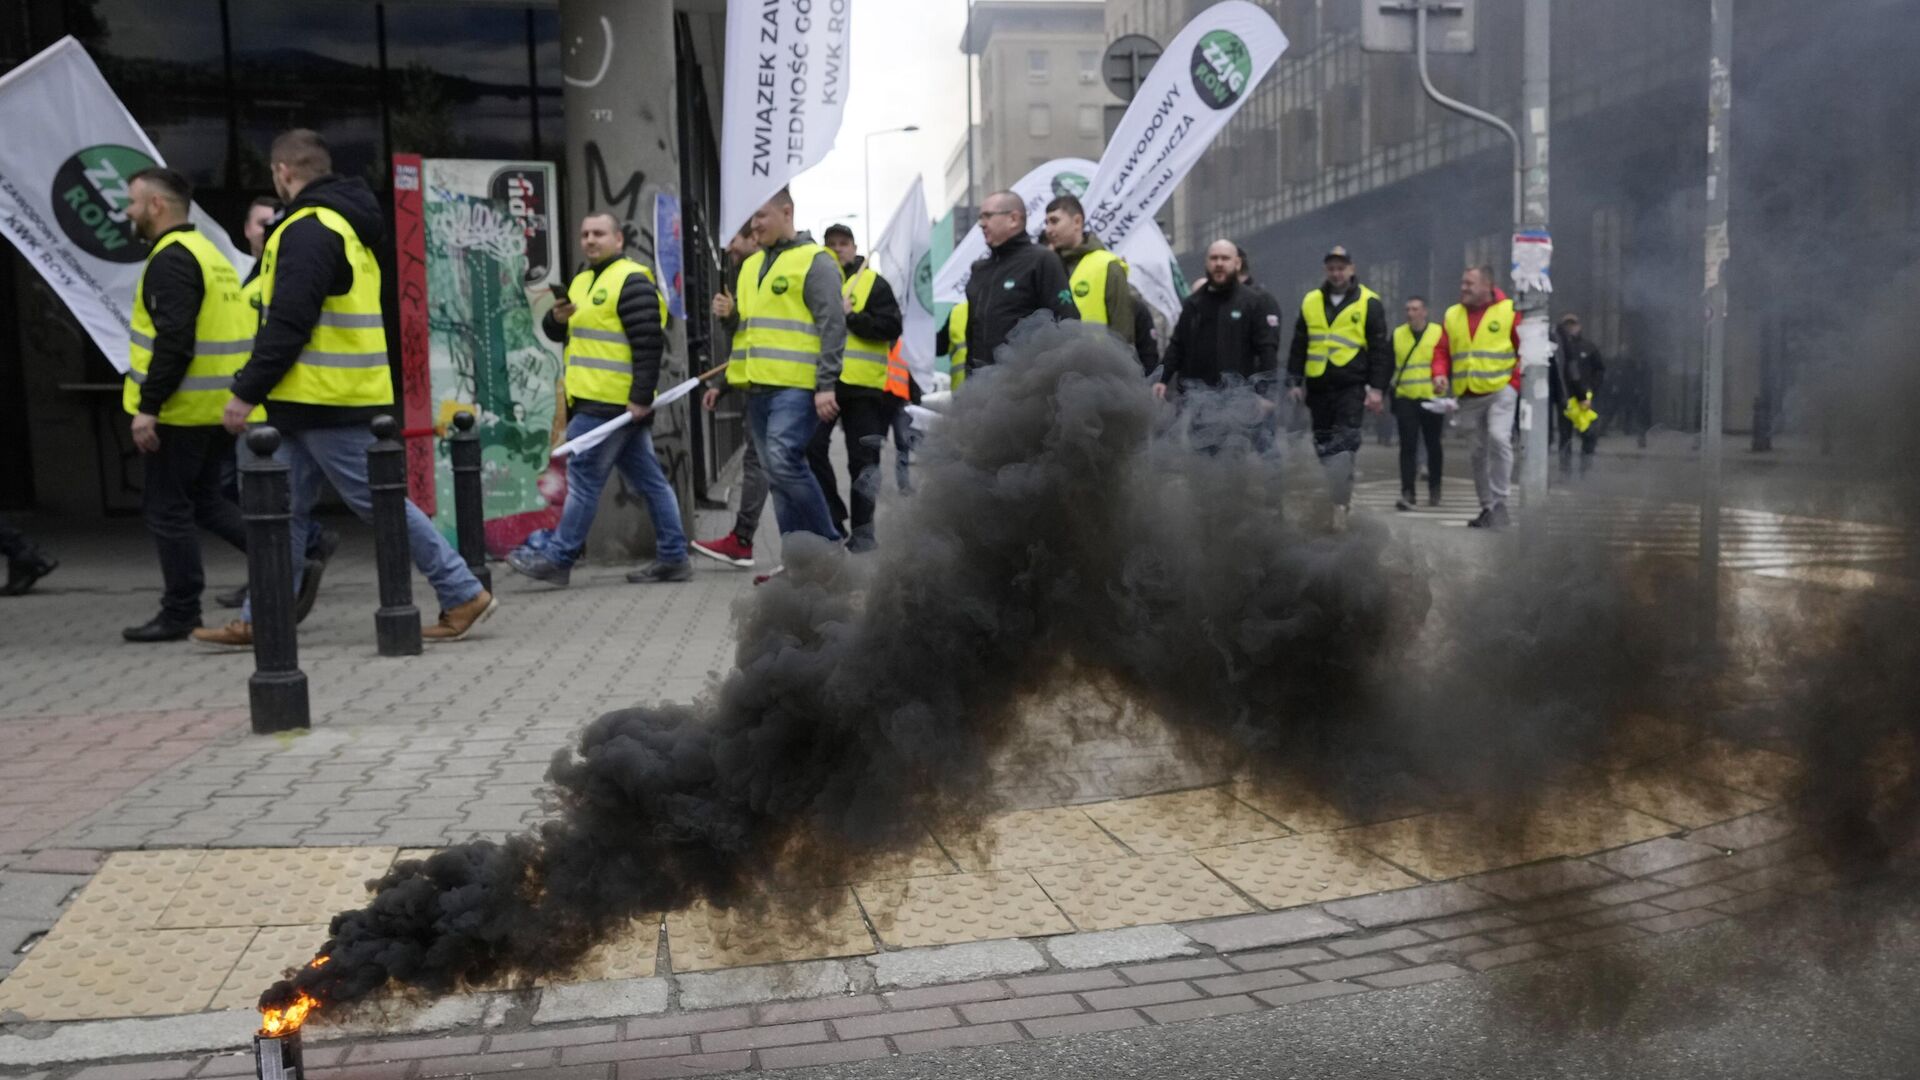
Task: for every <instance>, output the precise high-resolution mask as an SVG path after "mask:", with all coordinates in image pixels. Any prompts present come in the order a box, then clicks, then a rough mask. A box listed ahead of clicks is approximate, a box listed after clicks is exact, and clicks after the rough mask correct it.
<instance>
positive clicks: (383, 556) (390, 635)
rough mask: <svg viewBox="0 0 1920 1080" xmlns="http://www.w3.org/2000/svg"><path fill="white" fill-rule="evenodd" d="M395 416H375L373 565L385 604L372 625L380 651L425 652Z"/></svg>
mask: <svg viewBox="0 0 1920 1080" xmlns="http://www.w3.org/2000/svg"><path fill="white" fill-rule="evenodd" d="M399 436H400V425H399V423H397V422H396V421H395V420H394V418H393V417H391V416H376V417H374V418H373V445H372V446H369V447H367V490H368V491H370V492H371V493H372V496H373V565H374V568H375V569H376V570H378V571H379V574H380V610H379V611H376V612H374V614H373V630H374V635H375V637H376V638H378V639H379V642H380V655H381V656H418V655H420V609H419V608H417V607H414V606H413V551H412V548H411V547H410V546H409V545H408V543H407V448H406V445H405V444H404V443H402V442H401V441H400V437H399Z"/></svg>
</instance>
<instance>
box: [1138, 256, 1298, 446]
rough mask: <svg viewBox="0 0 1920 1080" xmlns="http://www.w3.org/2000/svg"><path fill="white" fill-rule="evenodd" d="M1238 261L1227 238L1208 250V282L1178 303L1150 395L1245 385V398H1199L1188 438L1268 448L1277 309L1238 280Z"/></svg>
mask: <svg viewBox="0 0 1920 1080" xmlns="http://www.w3.org/2000/svg"><path fill="white" fill-rule="evenodd" d="M1239 262H1240V260H1239V256H1238V255H1236V254H1235V247H1234V244H1233V242H1232V241H1230V240H1216V241H1214V242H1213V244H1212V245H1210V246H1209V247H1208V248H1207V276H1206V280H1205V281H1204V282H1203V285H1202V288H1201V289H1200V290H1199V291H1198V292H1195V293H1193V294H1192V295H1190V296H1188V297H1187V298H1186V299H1185V300H1183V301H1182V302H1181V304H1180V317H1179V319H1177V320H1176V321H1175V322H1174V326H1173V333H1172V335H1171V336H1170V339H1169V340H1168V342H1167V351H1166V354H1165V356H1164V358H1163V361H1162V364H1161V372H1160V378H1159V381H1157V382H1155V383H1154V384H1153V394H1154V396H1155V397H1156V398H1159V399H1161V400H1166V399H1167V398H1168V397H1169V396H1175V397H1177V398H1179V399H1187V398H1189V397H1190V396H1192V395H1193V392H1194V391H1196V390H1199V389H1202V388H1206V389H1213V390H1219V389H1222V388H1234V387H1242V388H1245V389H1246V390H1248V391H1250V393H1249V394H1248V395H1247V398H1250V399H1251V402H1250V403H1249V402H1248V401H1247V400H1246V399H1236V398H1237V396H1236V395H1229V396H1227V397H1224V398H1218V399H1214V398H1202V399H1201V400H1202V401H1203V403H1204V404H1203V406H1202V409H1203V411H1201V412H1198V413H1196V414H1195V415H1194V416H1193V417H1192V425H1193V427H1192V431H1193V435H1194V439H1195V442H1196V444H1197V445H1198V446H1199V447H1200V448H1201V449H1205V450H1214V449H1218V448H1220V447H1222V446H1224V445H1226V444H1227V443H1228V442H1229V441H1230V440H1233V439H1236V438H1246V439H1247V440H1248V441H1249V443H1250V445H1251V446H1252V448H1253V449H1254V450H1255V451H1257V452H1262V453H1264V452H1266V451H1268V450H1270V449H1271V448H1272V446H1273V431H1274V416H1275V414H1276V413H1277V412H1278V402H1277V398H1278V395H1279V389H1280V388H1279V382H1280V378H1279V376H1280V312H1279V311H1278V310H1276V308H1275V307H1274V304H1273V300H1272V298H1271V297H1269V296H1267V295H1266V294H1265V293H1262V292H1258V291H1256V290H1254V289H1252V288H1249V287H1248V286H1246V285H1243V284H1241V283H1240V279H1239V276H1238V272H1237V271H1238V269H1239ZM1249 404H1250V407H1249Z"/></svg>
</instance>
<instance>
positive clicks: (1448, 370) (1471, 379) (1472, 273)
mask: <svg viewBox="0 0 1920 1080" xmlns="http://www.w3.org/2000/svg"><path fill="white" fill-rule="evenodd" d="M1519 322H1520V314H1519V312H1517V311H1515V310H1514V307H1513V301H1512V300H1509V299H1507V294H1506V293H1504V292H1502V291H1501V290H1500V288H1499V286H1497V285H1495V284H1494V277H1493V268H1492V267H1490V266H1479V267H1475V268H1473V269H1471V270H1468V271H1467V272H1466V273H1464V274H1462V275H1461V276H1460V302H1459V303H1457V304H1455V305H1453V306H1452V307H1450V308H1448V309H1447V313H1446V316H1445V317H1444V318H1443V319H1441V335H1440V342H1439V344H1438V345H1437V346H1435V347H1434V350H1433V376H1434V379H1435V380H1436V382H1438V381H1439V380H1447V381H1448V382H1449V383H1450V385H1451V386H1452V388H1453V390H1454V391H1455V393H1456V394H1457V395H1458V397H1457V400H1458V401H1459V404H1460V408H1459V412H1458V413H1457V414H1456V417H1457V422H1458V423H1459V424H1460V426H1462V427H1464V428H1466V430H1467V447H1468V450H1469V452H1470V453H1471V454H1472V456H1473V487H1474V493H1475V494H1476V495H1478V496H1479V497H1480V516H1478V517H1476V518H1474V519H1473V520H1472V521H1470V522H1468V523H1467V524H1468V525H1469V526H1470V527H1472V528H1476V529H1501V528H1505V527H1506V526H1508V525H1509V524H1512V519H1511V517H1510V516H1509V515H1508V513H1507V497H1508V494H1509V491H1510V488H1511V486H1512V484H1513V425H1514V416H1515V414H1516V413H1517V412H1518V411H1519V404H1520V328H1519V326H1518V323H1519Z"/></svg>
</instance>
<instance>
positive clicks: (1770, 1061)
mask: <svg viewBox="0 0 1920 1080" xmlns="http://www.w3.org/2000/svg"><path fill="white" fill-rule="evenodd" d="M1916 897H1920V893H1917V892H1916V891H1915V890H1914V889H1913V888H1912V885H1911V883H1908V884H1907V885H1904V886H1901V887H1899V888H1891V887H1882V888H1880V889H1878V890H1876V891H1875V892H1874V893H1871V894H1867V893H1859V892H1855V893H1853V894H1851V895H1847V896H1842V897H1836V898H1829V899H1826V900H1823V901H1821V902H1819V903H1813V902H1807V903H1802V904H1797V905H1794V906H1792V907H1790V908H1787V909H1781V910H1779V911H1777V912H1775V913H1772V914H1770V915H1766V916H1758V917H1753V916H1750V917H1748V918H1746V919H1743V920H1741V921H1740V922H1738V923H1734V924H1727V923H1722V924H1719V925H1716V926H1711V927H1706V928H1703V929H1700V930H1694V931H1690V932H1685V933H1680V934H1673V935H1667V936H1665V937H1662V938H1659V939H1655V940H1653V941H1648V942H1645V943H1641V944H1638V945H1634V946H1629V947H1619V948H1614V949H1606V950H1600V951H1597V952H1593V953H1587V954H1583V955H1582V956H1580V957H1577V958H1573V959H1569V960H1563V961H1556V962H1552V963H1530V964H1518V965H1514V966H1513V967H1510V968H1505V969H1502V970H1500V971H1498V972H1495V973H1494V974H1492V975H1489V976H1484V977H1474V978H1462V979H1455V980H1452V981H1449V982H1443V983H1434V984H1430V985H1427V986H1423V987H1415V988H1411V989H1406V990H1395V991H1384V992H1379V993H1365V994H1355V995H1352V996H1350V997H1342V998H1334V999H1329V1000H1324V1001H1319V1002H1312V1003H1309V1004H1306V1005H1299V1006H1293V1007H1290V1008H1285V1009H1279V1010H1275V1011H1272V1012H1265V1013H1256V1014H1250V1015H1245V1016H1236V1017H1230V1018H1226V1019H1221V1020H1207V1021H1197V1022H1194V1023H1188V1024H1177V1025H1173V1026H1170V1027H1164V1028H1144V1029H1136V1030H1133V1031H1124V1032H1112V1033H1106V1034H1100V1035H1088V1036H1081V1037H1078V1038H1071V1039H1056V1040H1051V1041H1041V1042H1032V1043H1016V1044H1009V1045H1006V1046H998V1047H985V1048H979V1049H970V1050H959V1051H946V1052H940V1053H933V1054H923V1055H917V1056H912V1057H896V1058H891V1059H885V1060H879V1061H869V1062H861V1063H858V1064H855V1065H847V1066H834V1067H829V1068H818V1069H808V1070H798V1071H795V1072H792V1073H787V1074H783V1075H786V1076H791V1077H794V1078H795V1080H801V1078H804V1080H881V1078H889V1080H891V1078H913V1080H935V1078H947V1077H953V1078H956V1080H957V1078H961V1077H965V1078H967V1080H998V1078H1008V1080H1013V1078H1018V1080H1056V1078H1059V1080H1068V1078H1080V1077H1087V1078H1093V1077H1099V1078H1102V1080H1106V1078H1121V1077H1177V1078H1182V1080H1214V1078H1228V1077H1249V1078H1252V1077H1259V1078H1262V1080H1283V1078H1299V1080H1334V1078H1342V1080H1344V1078H1354V1080H1361V1078H1365V1080H1415V1078H1418V1080H1435V1078H1442V1077H1448V1078H1451V1077H1471V1078H1474V1080H1506V1078H1511V1080H1542V1078H1547V1077H1553V1078H1561V1077H1566V1078H1573V1077H1582V1078H1584V1077H1631V1078H1634V1080H1663V1078H1675V1080H1680V1078H1685V1080H1702V1078H1708V1077H1738V1078H1741V1080H1760V1078H1772V1077H1779V1078H1783V1080H1784V1078H1789V1077H1791V1078H1794V1080H1813V1078H1818V1080H1827V1078H1840V1077H1847V1078H1856V1077H1857V1078H1875V1080H1879V1078H1886V1080H1896V1078H1897V1080H1913V1078H1914V1077H1920V1016H1916V1012H1915V1006H1916V1004H1917V1003H1920V899H1916Z"/></svg>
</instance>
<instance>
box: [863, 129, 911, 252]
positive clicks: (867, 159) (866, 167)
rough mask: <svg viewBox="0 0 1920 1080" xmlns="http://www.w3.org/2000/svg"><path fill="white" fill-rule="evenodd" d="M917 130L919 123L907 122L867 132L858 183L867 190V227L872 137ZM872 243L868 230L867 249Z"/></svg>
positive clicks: (869, 220) (870, 216)
mask: <svg viewBox="0 0 1920 1080" xmlns="http://www.w3.org/2000/svg"><path fill="white" fill-rule="evenodd" d="M919 130H920V125H918V124H908V125H907V126H906V127H897V128H886V129H884V130H882V131H869V132H867V139H866V145H865V146H863V147H862V148H861V157H860V183H861V186H862V187H864V188H866V192H867V210H866V214H867V228H868V229H872V228H873V140H874V138H875V137H876V136H880V135H901V134H905V133H906V132H909V131H919ZM873 243H874V237H873V234H872V233H871V232H869V233H868V234H867V243H866V247H867V248H868V249H869V250H871V249H872V248H873Z"/></svg>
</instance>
